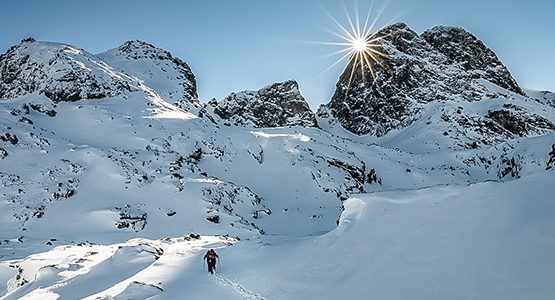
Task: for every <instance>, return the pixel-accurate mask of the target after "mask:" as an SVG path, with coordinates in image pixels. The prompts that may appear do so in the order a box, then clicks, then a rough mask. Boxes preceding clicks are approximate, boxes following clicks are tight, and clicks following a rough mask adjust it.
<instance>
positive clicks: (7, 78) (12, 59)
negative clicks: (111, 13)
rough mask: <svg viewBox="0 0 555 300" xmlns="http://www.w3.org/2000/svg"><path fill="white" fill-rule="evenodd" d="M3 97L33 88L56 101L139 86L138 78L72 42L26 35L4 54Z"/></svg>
mask: <svg viewBox="0 0 555 300" xmlns="http://www.w3.org/2000/svg"><path fill="white" fill-rule="evenodd" d="M0 81H1V82H2V84H1V85H0V99H10V98H17V97H20V96H23V95H26V94H30V93H33V92H38V93H40V94H43V95H45V96H46V97H48V98H49V99H51V100H52V101H54V102H58V101H77V100H81V99H100V98H105V97H111V96H118V95H123V93H124V92H125V91H128V92H130V91H134V90H137V89H136V88H135V87H134V85H135V84H134V80H133V79H132V78H131V77H129V76H128V75H126V74H123V73H120V72H117V71H115V70H114V69H113V68H112V67H110V66H108V65H107V64H106V63H104V62H103V61H102V60H100V59H99V58H98V57H96V56H94V55H92V54H90V53H88V52H86V51H84V50H83V49H79V48H76V47H73V46H71V45H66V44H60V43H48V42H38V41H35V40H34V39H32V38H28V39H24V40H22V41H21V43H20V44H19V45H15V46H13V47H11V48H10V49H8V51H7V52H6V53H4V54H2V57H0Z"/></svg>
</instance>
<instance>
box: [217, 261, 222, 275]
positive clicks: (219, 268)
mask: <svg viewBox="0 0 555 300" xmlns="http://www.w3.org/2000/svg"><path fill="white" fill-rule="evenodd" d="M220 260H221V258H220V259H218V272H221V271H222V264H221V263H220Z"/></svg>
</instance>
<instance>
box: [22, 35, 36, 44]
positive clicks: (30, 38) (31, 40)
mask: <svg viewBox="0 0 555 300" xmlns="http://www.w3.org/2000/svg"><path fill="white" fill-rule="evenodd" d="M35 41H36V40H35V39H34V38H33V37H27V38H24V39H22V40H21V43H22V44H23V43H32V42H35Z"/></svg>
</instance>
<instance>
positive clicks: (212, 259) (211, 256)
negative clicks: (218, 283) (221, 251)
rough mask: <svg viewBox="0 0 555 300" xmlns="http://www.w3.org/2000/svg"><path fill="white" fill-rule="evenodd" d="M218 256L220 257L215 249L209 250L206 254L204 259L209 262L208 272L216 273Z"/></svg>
mask: <svg viewBox="0 0 555 300" xmlns="http://www.w3.org/2000/svg"><path fill="white" fill-rule="evenodd" d="M218 258H220V257H219V256H218V254H217V253H216V251H214V249H210V250H208V252H206V254H205V255H204V260H206V263H208V272H210V274H214V271H216V259H218Z"/></svg>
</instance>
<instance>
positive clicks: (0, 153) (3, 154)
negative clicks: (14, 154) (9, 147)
mask: <svg viewBox="0 0 555 300" xmlns="http://www.w3.org/2000/svg"><path fill="white" fill-rule="evenodd" d="M6 156H8V151H6V149H4V148H1V147H0V159H4V158H6Z"/></svg>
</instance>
